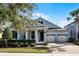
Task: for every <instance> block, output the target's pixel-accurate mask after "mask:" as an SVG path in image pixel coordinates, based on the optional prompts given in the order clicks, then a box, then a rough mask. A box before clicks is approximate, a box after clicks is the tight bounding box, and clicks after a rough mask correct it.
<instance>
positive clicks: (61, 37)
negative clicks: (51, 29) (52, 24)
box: [46, 33, 68, 42]
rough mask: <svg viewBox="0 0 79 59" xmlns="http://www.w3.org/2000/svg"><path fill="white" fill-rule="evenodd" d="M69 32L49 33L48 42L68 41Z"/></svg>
mask: <svg viewBox="0 0 79 59" xmlns="http://www.w3.org/2000/svg"><path fill="white" fill-rule="evenodd" d="M67 37H68V34H62V33H60V34H57V33H55V34H53V33H47V35H46V40H47V42H67V41H68V38H67Z"/></svg>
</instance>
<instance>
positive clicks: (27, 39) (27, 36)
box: [26, 32, 28, 40]
mask: <svg viewBox="0 0 79 59" xmlns="http://www.w3.org/2000/svg"><path fill="white" fill-rule="evenodd" d="M26 40H28V32H26Z"/></svg>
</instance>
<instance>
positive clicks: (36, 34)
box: [35, 30, 39, 43]
mask: <svg viewBox="0 0 79 59" xmlns="http://www.w3.org/2000/svg"><path fill="white" fill-rule="evenodd" d="M35 40H36V43H38V41H39V38H38V31H37V30H36V31H35Z"/></svg>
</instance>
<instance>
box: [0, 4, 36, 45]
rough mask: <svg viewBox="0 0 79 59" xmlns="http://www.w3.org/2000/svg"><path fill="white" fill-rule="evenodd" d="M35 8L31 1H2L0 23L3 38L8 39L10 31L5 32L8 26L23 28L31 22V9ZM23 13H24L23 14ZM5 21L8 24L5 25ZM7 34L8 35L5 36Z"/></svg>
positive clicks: (17, 28)
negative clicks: (2, 29)
mask: <svg viewBox="0 0 79 59" xmlns="http://www.w3.org/2000/svg"><path fill="white" fill-rule="evenodd" d="M35 9H36V4H32V3H23V4H22V3H2V4H0V25H2V26H3V28H4V32H3V38H4V39H5V40H6V42H5V43H6V46H7V39H10V37H11V36H10V34H11V32H9V33H7V30H8V28H15V29H16V30H21V31H22V30H25V29H26V26H27V25H29V24H30V23H31V22H30V21H31V17H32V13H33V11H34V10H35ZM23 14H26V15H25V16H23ZM6 23H7V24H8V25H9V26H7V25H6ZM7 34H9V36H6V35H7Z"/></svg>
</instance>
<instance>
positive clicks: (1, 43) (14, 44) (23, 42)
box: [0, 39, 35, 47]
mask: <svg viewBox="0 0 79 59" xmlns="http://www.w3.org/2000/svg"><path fill="white" fill-rule="evenodd" d="M7 42H8V43H7V45H8V47H28V46H29V47H34V46H35V40H7ZM0 47H5V41H4V40H3V39H1V40H0Z"/></svg>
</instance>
